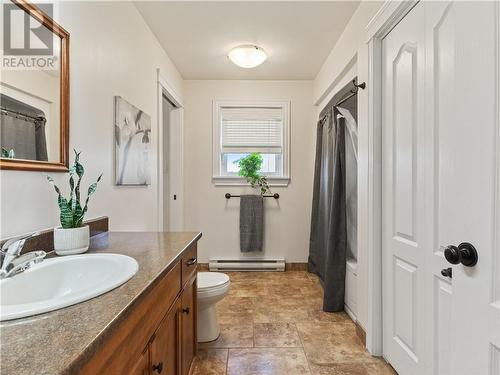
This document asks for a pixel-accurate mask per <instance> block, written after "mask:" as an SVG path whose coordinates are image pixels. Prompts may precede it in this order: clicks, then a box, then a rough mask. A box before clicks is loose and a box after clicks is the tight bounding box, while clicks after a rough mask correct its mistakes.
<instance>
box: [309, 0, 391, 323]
mask: <svg viewBox="0 0 500 375" xmlns="http://www.w3.org/2000/svg"><path fill="white" fill-rule="evenodd" d="M381 5H382V3H381V2H369V1H368V2H362V3H361V4H360V6H359V7H358V9H357V10H356V12H355V13H354V15H353V17H352V18H351V20H350V21H349V23H348V25H347V26H346V28H345V30H344V32H343V34H342V36H341V37H340V39H339V40H338V41H337V43H336V45H335V47H334V48H333V50H332V51H331V52H330V55H329V56H328V58H327V60H326V61H325V63H324V64H323V66H322V68H321V70H320V72H319V73H318V75H317V76H316V79H315V80H314V103H315V104H317V105H318V107H317V113H318V114H319V112H320V111H321V109H322V108H323V107H324V105H325V104H327V102H328V101H329V100H330V99H331V98H332V96H333V95H334V94H335V93H336V92H337V91H338V90H339V89H340V88H342V87H343V86H344V85H345V84H346V83H347V82H348V81H349V80H350V79H352V78H353V77H354V76H358V82H365V81H368V46H367V44H366V38H367V35H366V31H365V28H366V26H367V25H368V23H369V21H370V20H371V18H372V17H373V16H374V15H375V14H376V12H377V11H378V10H379V9H380V6H381ZM367 125H368V93H367V90H365V91H363V90H360V91H359V92H358V132H359V133H358V288H357V298H358V302H357V310H358V311H357V312H356V315H357V319H358V322H359V324H360V325H361V326H363V327H364V328H365V329H366V327H367V324H366V323H367V319H368V254H367V252H366V249H367V238H368V232H367V231H368V225H367V218H368V215H367V202H368V195H367V194H368V191H367V188H368V178H367V177H368V176H367V169H368V168H367V165H368V154H367V153H368V129H367Z"/></svg>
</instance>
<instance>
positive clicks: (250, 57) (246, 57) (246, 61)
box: [228, 44, 267, 68]
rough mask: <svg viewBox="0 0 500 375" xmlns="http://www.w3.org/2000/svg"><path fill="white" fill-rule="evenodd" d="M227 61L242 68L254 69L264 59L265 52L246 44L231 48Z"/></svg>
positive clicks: (265, 56)
mask: <svg viewBox="0 0 500 375" xmlns="http://www.w3.org/2000/svg"><path fill="white" fill-rule="evenodd" d="M228 57H229V60H231V61H232V62H233V63H235V64H236V65H238V66H239V67H242V68H255V67H256V66H258V65H260V64H262V63H263V62H264V61H265V60H266V59H267V55H266V52H265V51H264V50H263V49H262V48H260V47H258V46H255V45H252V44H247V45H242V46H238V47H235V48H233V49H232V50H231V51H229V54H228Z"/></svg>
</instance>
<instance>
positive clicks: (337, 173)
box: [308, 106, 347, 312]
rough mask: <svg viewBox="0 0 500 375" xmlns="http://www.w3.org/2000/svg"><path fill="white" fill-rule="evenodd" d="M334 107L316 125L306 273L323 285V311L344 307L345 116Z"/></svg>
mask: <svg viewBox="0 0 500 375" xmlns="http://www.w3.org/2000/svg"><path fill="white" fill-rule="evenodd" d="M339 114H340V113H339V111H338V110H337V108H336V107H334V106H330V107H327V108H326V110H325V111H323V113H322V116H321V118H320V120H319V122H318V127H317V142H316V162H315V167H314V168H315V170H314V190H313V204H312V217H311V238H310V244H309V262H308V263H309V272H313V273H315V274H317V275H318V276H319V277H320V279H321V281H322V284H323V289H324V297H323V310H324V311H331V312H333V311H342V310H344V291H345V274H346V247H347V233H346V232H347V231H346V196H345V134H344V132H345V126H344V124H343V122H344V121H345V119H344V118H343V117H341V116H339Z"/></svg>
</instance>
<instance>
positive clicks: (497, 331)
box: [382, 1, 500, 375]
mask: <svg viewBox="0 0 500 375" xmlns="http://www.w3.org/2000/svg"><path fill="white" fill-rule="evenodd" d="M499 20H500V5H499V4H498V3H495V2H476V3H473V2H459V1H457V2H421V3H419V4H417V5H416V6H415V8H414V9H412V10H411V11H410V13H409V14H408V15H407V16H406V17H405V18H404V19H403V20H402V21H401V22H400V23H399V24H398V25H397V26H396V27H395V28H394V29H393V30H392V31H391V32H390V33H389V35H388V36H387V37H386V38H385V39H384V40H383V155H382V156H383V168H382V169H383V187H382V188H383V251H384V264H383V266H384V270H383V271H384V278H383V283H384V284H383V288H384V289H383V295H384V296H383V298H384V301H383V314H384V355H385V356H386V358H387V359H388V360H389V362H391V364H392V365H393V367H394V368H395V369H396V370H397V371H398V372H399V373H400V374H402V375H403V374H454V375H455V374H464V375H465V374H468V375H471V374H474V375H483V374H499V373H500V276H498V274H499V273H500V254H499V253H500V248H499V247H500V186H499V184H500V150H499V147H500V129H499V127H500V124H499V123H500V108H499V107H500V88H499V76H500V75H499V74H500V52H499V51H500V25H499ZM465 243H469V244H471V245H472V246H473V247H474V248H475V249H476V250H477V253H478V260H477V264H476V263H475V262H474V261H473V260H472V258H473V257H471V256H470V255H471V254H472V253H473V251H472V250H470V249H471V247H470V245H468V244H465Z"/></svg>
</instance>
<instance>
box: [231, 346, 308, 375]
mask: <svg viewBox="0 0 500 375" xmlns="http://www.w3.org/2000/svg"><path fill="white" fill-rule="evenodd" d="M227 374H228V375H307V374H310V372H309V365H308V363H307V360H306V356H305V355H304V352H303V350H302V349H301V348H265V349H230V350H229V359H228V365H227Z"/></svg>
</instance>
